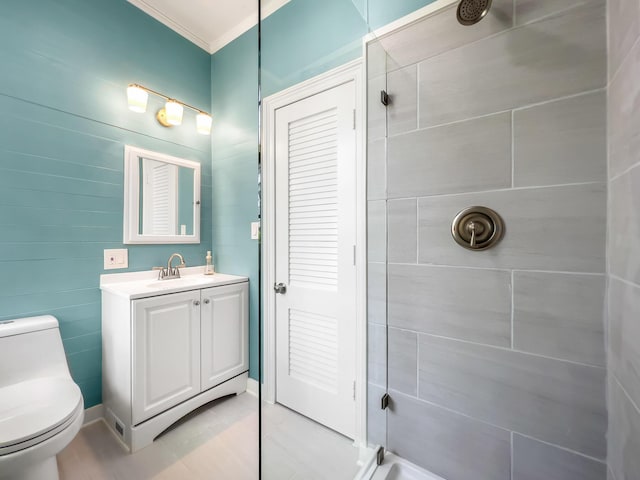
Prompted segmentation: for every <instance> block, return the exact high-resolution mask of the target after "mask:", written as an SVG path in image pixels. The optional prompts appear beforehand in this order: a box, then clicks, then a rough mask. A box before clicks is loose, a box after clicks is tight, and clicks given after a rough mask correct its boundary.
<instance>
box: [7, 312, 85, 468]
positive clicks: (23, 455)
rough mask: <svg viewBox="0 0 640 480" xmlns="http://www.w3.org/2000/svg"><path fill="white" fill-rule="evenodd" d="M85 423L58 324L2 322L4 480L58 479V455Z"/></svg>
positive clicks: (49, 318)
mask: <svg viewBox="0 0 640 480" xmlns="http://www.w3.org/2000/svg"><path fill="white" fill-rule="evenodd" d="M83 419H84V402H83V399H82V394H81V393H80V389H79V388H78V386H77V385H76V384H75V383H74V382H73V380H72V379H71V375H70V373H69V368H68V366H67V362H66V358H65V354H64V348H63V346H62V339H61V338H60V331H59V329H58V321H57V320H56V319H55V318H54V317H52V316H50V315H47V316H41V317H29V318H21V319H16V320H9V321H0V480H8V479H12V480H57V479H58V478H59V477H58V467H57V464H56V455H57V454H58V453H59V452H60V451H61V450H62V449H63V448H64V447H66V446H67V445H68V444H69V442H71V440H73V437H75V435H76V433H78V430H80V427H81V426H82V421H83Z"/></svg>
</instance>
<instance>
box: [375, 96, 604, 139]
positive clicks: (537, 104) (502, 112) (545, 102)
mask: <svg viewBox="0 0 640 480" xmlns="http://www.w3.org/2000/svg"><path fill="white" fill-rule="evenodd" d="M606 92H607V86H606V85H604V86H602V87H597V88H592V89H589V90H583V91H581V92H578V93H571V94H569V95H565V96H562V97H555V98H552V99H550V100H543V101H541V102H534V103H530V104H526V105H522V106H514V107H511V108H505V109H504V110H498V111H497V112H490V113H484V114H481V115H475V116H471V117H464V118H461V119H459V120H452V121H449V122H444V123H438V124H436V125H429V126H427V127H422V128H416V129H414V130H406V131H404V132H400V133H396V134H393V135H389V136H388V137H387V138H390V139H395V138H398V137H402V136H404V135H410V134H415V133H418V132H423V131H425V130H432V129H436V128H442V127H449V126H453V125H457V124H460V123H465V122H472V121H475V120H482V119H484V118H488V117H494V116H498V115H505V114H507V113H509V112H519V111H521V110H528V109H531V108H536V107H543V106H545V105H549V104H552V103H555V102H562V101H565V100H571V99H574V98H579V97H582V96H587V95H595V94H598V93H606ZM380 139H382V137H381V138H380ZM380 139H372V140H380Z"/></svg>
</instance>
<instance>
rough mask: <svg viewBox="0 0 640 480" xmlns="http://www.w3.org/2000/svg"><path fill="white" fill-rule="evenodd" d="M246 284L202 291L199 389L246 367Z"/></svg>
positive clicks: (228, 377)
mask: <svg viewBox="0 0 640 480" xmlns="http://www.w3.org/2000/svg"><path fill="white" fill-rule="evenodd" d="M248 296H249V285H248V284H247V283H246V282H244V283H238V284H235V285H226V286H224V287H213V288H206V289H204V290H202V293H201V297H202V311H201V323H200V328H201V335H202V337H201V340H200V342H201V343H200V351H201V355H202V364H201V376H202V378H201V381H200V383H201V385H202V390H203V391H204V390H207V389H209V388H211V387H215V386H216V385H219V384H221V383H222V382H224V381H225V380H229V379H230V378H233V377H235V376H236V375H240V374H241V373H243V372H246V371H247V370H249V351H248V348H247V346H248V345H247V338H248V337H249V332H248V328H249V315H248V313H249V312H248V311H247V310H248V307H247V306H248Z"/></svg>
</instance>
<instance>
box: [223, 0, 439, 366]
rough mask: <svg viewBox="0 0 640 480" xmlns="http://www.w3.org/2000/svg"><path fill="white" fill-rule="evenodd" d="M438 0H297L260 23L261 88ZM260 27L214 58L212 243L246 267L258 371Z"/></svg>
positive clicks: (301, 74) (332, 63)
mask: <svg viewBox="0 0 640 480" xmlns="http://www.w3.org/2000/svg"><path fill="white" fill-rule="evenodd" d="M431 1H433V0H411V1H409V0H401V1H396V2H389V1H386V0H324V1H322V2H319V1H317V0H291V1H290V2H289V3H287V4H286V5H285V6H284V7H282V8H281V9H279V10H278V11H277V12H275V13H274V14H273V15H271V16H269V17H268V18H266V19H265V20H264V22H263V24H262V95H263V97H267V96H269V95H272V94H274V93H276V92H279V91H280V90H283V89H285V88H287V87H290V86H292V85H295V84H297V83H299V82H302V81H304V80H307V79H309V78H312V77H314V76H316V75H319V74H321V73H323V72H326V71H328V70H330V69H332V68H335V67H337V66H339V65H342V64H344V63H346V62H348V61H350V60H354V59H356V58H358V57H360V56H361V55H362V37H363V36H364V35H366V34H367V32H368V31H369V28H368V24H367V21H366V20H365V18H369V19H371V21H372V22H373V23H372V27H373V28H377V27H379V26H382V25H385V24H386V23H389V22H391V21H393V20H396V19H398V18H400V17H401V16H403V15H406V14H408V13H410V12H412V11H414V10H415V9H417V8H420V7H422V6H424V5H426V4H428V3H431ZM257 49H258V41H257V28H253V29H251V30H249V31H248V32H247V33H245V34H244V35H242V36H241V37H239V38H237V39H236V40H234V41H233V42H231V43H230V44H229V45H227V46H226V47H224V48H223V49H222V50H220V51H218V52H216V53H215V54H214V55H213V56H212V58H211V100H212V111H213V112H214V133H213V135H212V162H213V164H212V170H213V225H214V230H213V245H214V256H215V263H216V269H217V270H219V271H224V272H226V273H235V274H239V275H248V276H249V277H250V279H251V291H250V311H251V321H250V363H251V369H250V375H251V377H252V378H255V379H257V377H258V314H257V312H258V289H257V285H258V242H257V241H256V240H250V238H249V232H250V230H249V224H250V223H251V222H253V221H256V220H257V218H258V188H257V182H258V147H257V145H258V128H259V127H258V118H257V113H258V103H257V86H256V83H257V78H258V66H257Z"/></svg>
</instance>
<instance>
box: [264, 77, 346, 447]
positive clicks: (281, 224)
mask: <svg viewBox="0 0 640 480" xmlns="http://www.w3.org/2000/svg"><path fill="white" fill-rule="evenodd" d="M354 96H355V86H354V84H353V82H350V83H346V84H344V85H341V86H338V87H335V88H332V89H330V90H327V91H325V92H322V93H319V94H317V95H314V96H311V97H308V98H306V99H304V100H301V101H298V102H296V103H293V104H291V105H288V106H286V107H283V108H281V109H278V110H277V111H276V122H275V123H276V129H275V130H276V132H275V137H276V144H275V146H276V155H275V158H276V185H275V191H276V209H275V214H276V235H275V236H276V248H275V252H276V281H277V282H278V283H284V284H285V285H286V292H285V293H281V294H276V401H277V402H278V403H281V404H283V405H285V406H287V407H289V408H291V409H293V410H295V411H297V412H299V413H301V414H303V415H305V416H307V417H309V418H311V419H313V420H316V421H317V422H319V423H321V424H323V425H325V426H327V427H329V428H331V429H333V430H336V431H338V432H340V433H342V434H343V435H346V436H348V437H351V438H353V437H354V433H355V400H354V396H355V395H354V392H355V383H354V382H355V315H356V302H355V299H356V296H355V295H356V288H355V287H356V283H355V281H356V268H355V265H354V252H355V238H356V237H355V234H356V226H355V221H356V189H355V185H356V184H355V182H356V175H355V174H356V161H355V128H354V127H355V125H354V122H355V120H354V119H355V110H354V108H355V100H354Z"/></svg>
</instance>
